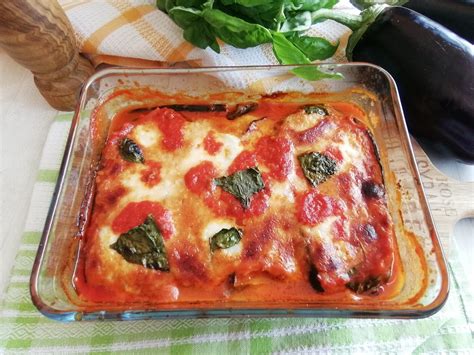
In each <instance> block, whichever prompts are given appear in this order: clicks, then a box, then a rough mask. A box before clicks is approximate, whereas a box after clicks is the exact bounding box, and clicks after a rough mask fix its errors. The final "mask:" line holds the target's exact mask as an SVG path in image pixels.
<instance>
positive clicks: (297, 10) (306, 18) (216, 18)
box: [157, 0, 341, 80]
mask: <svg viewBox="0 0 474 355" xmlns="http://www.w3.org/2000/svg"><path fill="white" fill-rule="evenodd" d="M337 2H338V0H273V1H266V0H208V1H203V0H158V1H157V6H158V8H159V9H160V10H162V11H164V12H166V13H167V14H168V15H169V16H170V17H171V19H172V20H173V21H174V22H175V23H176V24H177V25H178V26H179V27H181V28H182V29H183V37H184V39H186V40H187V41H188V42H190V43H192V44H194V45H195V46H197V47H199V48H203V49H205V48H207V47H210V48H212V49H213V50H214V51H215V52H217V53H219V52H220V48H219V44H218V42H217V39H218V38H219V39H220V40H222V41H224V42H225V43H228V44H230V45H232V46H234V47H237V48H249V47H255V46H258V45H260V44H264V43H271V44H272V46H273V52H274V53H275V56H276V58H277V60H278V61H279V62H280V63H281V64H293V65H298V64H310V63H311V62H312V61H314V60H324V59H327V58H330V57H331V56H333V55H334V53H335V51H336V49H337V47H338V46H339V43H336V44H332V43H330V42H329V41H327V40H326V39H324V38H321V37H310V36H304V35H302V34H301V33H300V32H301V31H303V30H306V29H308V28H309V27H310V26H311V25H312V24H313V23H314V22H316V21H320V20H321V17H318V18H317V19H313V13H314V12H316V11H319V10H321V9H326V10H327V9H331V8H332V7H333V6H334V5H335V4H336V3H337ZM328 18H329V17H328ZM293 73H294V74H295V75H298V76H300V77H302V78H304V79H308V80H319V79H325V78H340V77H341V75H340V74H338V73H333V72H323V71H321V70H319V69H318V68H317V67H313V66H310V67H301V68H297V69H295V70H293Z"/></svg>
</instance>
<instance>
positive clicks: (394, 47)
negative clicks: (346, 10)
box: [351, 7, 474, 164]
mask: <svg viewBox="0 0 474 355" xmlns="http://www.w3.org/2000/svg"><path fill="white" fill-rule="evenodd" d="M351 50H352V60H354V61H362V62H369V63H374V64H377V65H379V66H381V67H383V68H385V69H386V70H387V71H388V72H389V73H390V74H391V75H392V76H393V77H394V78H395V81H396V83H397V86H398V88H399V91H400V96H401V101H402V105H403V110H404V113H405V117H406V120H407V124H408V128H409V130H410V132H411V133H412V134H414V135H415V136H417V137H420V138H422V139H424V141H425V142H428V143H432V145H433V146H434V147H435V148H439V147H440V146H442V147H446V148H448V149H449V150H450V151H451V153H453V154H454V156H455V157H456V158H458V159H460V160H462V161H464V162H467V163H469V164H474V46H473V45H472V44H471V43H469V42H468V41H467V40H464V39H463V38H461V37H459V36H458V35H456V34H455V33H453V32H451V31H450V30H448V29H447V28H445V27H443V26H441V25H439V24H438V23H436V22H434V21H432V20H430V19H429V18H427V17H425V16H423V15H421V14H419V13H417V12H415V11H413V10H410V9H407V8H404V7H386V8H384V9H383V10H382V11H381V12H380V13H378V15H377V16H376V18H375V20H373V22H372V23H370V24H369V25H368V26H366V28H365V31H364V32H363V33H361V32H359V33H358V40H357V41H356V42H355V44H353V46H352V48H351Z"/></svg>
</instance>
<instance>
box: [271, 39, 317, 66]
mask: <svg viewBox="0 0 474 355" xmlns="http://www.w3.org/2000/svg"><path fill="white" fill-rule="evenodd" d="M272 38H273V53H275V56H276V57H277V59H278V61H279V62H280V64H309V63H311V61H310V60H309V59H308V57H306V55H305V54H304V53H303V52H301V51H300V50H299V49H298V48H297V47H296V46H295V45H294V44H293V43H291V41H290V40H289V39H287V38H286V37H285V36H284V35H283V34H281V33H273V35H272Z"/></svg>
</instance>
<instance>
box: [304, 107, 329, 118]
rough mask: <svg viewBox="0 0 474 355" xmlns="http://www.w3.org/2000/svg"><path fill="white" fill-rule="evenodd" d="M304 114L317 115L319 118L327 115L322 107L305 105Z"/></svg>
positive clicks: (326, 111)
mask: <svg viewBox="0 0 474 355" xmlns="http://www.w3.org/2000/svg"><path fill="white" fill-rule="evenodd" d="M303 109H304V112H305V113H306V114H308V115H311V114H317V115H320V116H327V115H329V113H328V110H326V108H325V107H324V106H323V105H307V106H305V107H304V108H303Z"/></svg>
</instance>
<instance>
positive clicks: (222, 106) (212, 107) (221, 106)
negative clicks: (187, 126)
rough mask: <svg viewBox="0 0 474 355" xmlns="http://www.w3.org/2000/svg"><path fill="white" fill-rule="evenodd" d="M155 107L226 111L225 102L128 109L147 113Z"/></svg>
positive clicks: (176, 109) (190, 110)
mask: <svg viewBox="0 0 474 355" xmlns="http://www.w3.org/2000/svg"><path fill="white" fill-rule="evenodd" d="M157 108H169V109H171V110H174V111H188V112H226V111H227V105H226V104H210V105H178V104H176V105H174V104H173V105H161V106H154V107H149V108H136V109H133V110H131V111H130V113H148V112H151V111H153V110H156V109H157Z"/></svg>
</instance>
